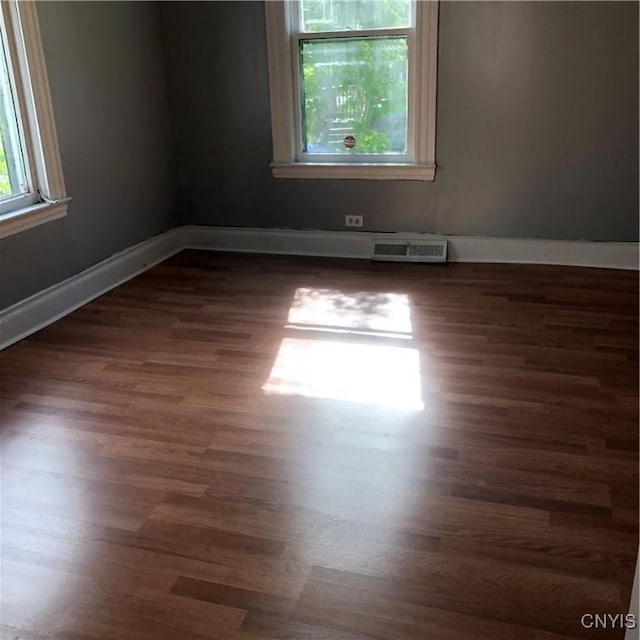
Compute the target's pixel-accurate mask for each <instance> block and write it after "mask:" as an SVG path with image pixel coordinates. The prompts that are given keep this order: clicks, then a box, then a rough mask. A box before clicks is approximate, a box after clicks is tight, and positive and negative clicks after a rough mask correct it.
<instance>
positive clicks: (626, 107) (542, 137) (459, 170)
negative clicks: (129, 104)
mask: <svg viewBox="0 0 640 640" xmlns="http://www.w3.org/2000/svg"><path fill="white" fill-rule="evenodd" d="M161 15H162V18H163V26H164V31H165V38H166V48H165V55H166V59H167V65H168V71H169V87H170V99H171V105H172V111H173V115H174V127H175V129H174V132H175V134H176V137H175V142H176V155H177V159H178V164H179V167H180V215H181V220H182V221H183V222H189V223H197V224H209V225H237V226H256V227H294V228H315V229H342V228H343V222H344V217H343V216H344V215H345V214H347V213H356V214H365V225H366V228H368V229H371V230H384V231H398V230H400V231H428V232H441V233H449V234H470V235H488V236H509V237H535V238H559V239H590V240H628V241H635V240H637V236H638V177H637V176H638V5H637V4H636V3H632V2H530V3H529V2H507V3H502V2H501V3H493V2H492V3H488V2H442V3H441V6H440V51H439V76H438V118H437V153H436V159H437V162H438V166H439V168H438V174H437V177H436V181H435V183H432V184H430V183H411V182H361V181H326V180H289V181H284V180H274V179H273V178H272V177H271V174H270V170H269V168H268V162H269V160H270V156H271V130H270V123H269V101H268V79H267V63H266V59H265V34H264V10H263V5H262V3H260V2H210V3H189V2H180V3H163V4H162V6H161Z"/></svg>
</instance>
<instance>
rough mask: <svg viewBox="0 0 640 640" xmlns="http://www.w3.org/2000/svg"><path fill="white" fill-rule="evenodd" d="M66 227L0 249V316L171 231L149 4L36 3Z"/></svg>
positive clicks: (36, 232) (155, 31)
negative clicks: (63, 189) (0, 311)
mask: <svg viewBox="0 0 640 640" xmlns="http://www.w3.org/2000/svg"><path fill="white" fill-rule="evenodd" d="M38 14H39V18H40V28H41V31H42V38H43V44H44V50H45V56H46V61H47V68H48V73H49V82H50V85H51V92H52V98H53V107H54V112H55V117H56V123H57V129H58V138H59V141H60V151H61V155H62V163H63V167H64V172H65V178H66V183H67V190H68V192H69V194H70V195H71V196H73V201H72V202H71V205H70V209H69V214H68V216H67V217H66V218H64V219H62V220H59V221H54V222H51V223H48V224H45V225H42V226H40V227H37V228H35V229H32V230H29V231H26V232H23V233H19V234H17V235H14V236H10V237H9V238H5V239H3V240H0V283H1V284H0V309H2V308H4V307H6V306H8V305H9V304H11V303H13V302H16V301H18V300H20V299H22V298H24V297H26V296H29V295H31V294H33V293H35V292H37V291H39V290H41V289H43V288H45V287H47V286H50V285H51V284H54V283H56V282H59V281H60V280H63V279H65V278H67V277H69V276H71V275H74V274H76V273H78V272H80V271H82V270H83V269H86V268H87V267H89V266H91V265H92V264H94V263H96V262H99V261H100V260H102V259H104V258H106V257H107V256H109V255H111V254H113V253H115V252H117V251H120V250H122V249H125V248H126V247H129V246H131V245H133V244H136V243H137V242H140V241H142V240H144V239H146V238H149V237H151V236H153V235H155V234H157V233H160V232H162V231H164V230H166V229H168V228H171V227H173V226H175V222H176V221H175V219H174V197H173V194H174V188H175V179H174V174H173V170H174V168H173V167H174V162H173V158H172V154H171V150H170V130H171V126H170V124H169V115H168V114H169V110H168V101H167V94H166V83H165V76H164V64H163V53H162V38H161V32H160V21H159V13H158V6H157V4H156V3H144V2H142V3H137V2H106V3H103V2H61V3H58V2H42V3H39V5H38Z"/></svg>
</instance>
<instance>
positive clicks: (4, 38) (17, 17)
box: [0, 0, 69, 238]
mask: <svg viewBox="0 0 640 640" xmlns="http://www.w3.org/2000/svg"><path fill="white" fill-rule="evenodd" d="M1 5H2V8H1V13H0V40H1V43H0V44H1V46H0V238H2V237H5V236H8V235H11V234H14V233H17V232H19V231H23V230H25V229H29V228H30V227H33V226H36V225H38V224H43V223H45V222H49V221H50V220H55V219H56V218H60V217H62V216H64V215H65V214H66V211H67V205H68V202H69V198H68V197H67V195H66V191H65V186H64V178H63V174H62V163H61V160H60V152H59V150H58V139H57V136H56V130H55V123H54V119H53V110H52V106H51V97H50V94H49V84H48V80H47V74H46V68H45V64H44V56H43V51H42V43H41V41H40V28H39V25H38V16H37V12H36V3H35V2H20V1H14V0H11V1H5V2H2V3H1Z"/></svg>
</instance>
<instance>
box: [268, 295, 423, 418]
mask: <svg viewBox="0 0 640 640" xmlns="http://www.w3.org/2000/svg"><path fill="white" fill-rule="evenodd" d="M285 330H286V337H285V338H283V340H282V342H281V345H280V349H279V351H278V355H277V357H276V360H275V363H274V365H273V368H272V370H271V374H270V376H269V378H268V380H267V382H266V383H265V384H264V386H263V387H262V389H263V391H264V392H265V393H268V394H283V395H300V396H305V397H310V398H324V399H335V400H344V401H350V402H359V403H366V404H372V405H380V406H387V407H395V408H401V409H406V410H420V409H423V408H424V404H423V402H422V397H421V385H420V352H419V351H418V349H414V348H411V347H410V346H409V344H410V343H411V340H412V333H411V332H412V326H411V308H410V304H409V297H408V296H407V295H405V294H397V293H377V292H357V293H345V292H341V291H337V290H331V289H307V288H301V289H297V290H296V293H295V296H294V300H293V304H292V305H291V308H290V310H289V314H288V318H287V325H286V326H285ZM336 334H340V335H339V338H340V339H337V337H338V336H336ZM407 343H409V344H407Z"/></svg>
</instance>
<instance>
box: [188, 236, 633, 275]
mask: <svg viewBox="0 0 640 640" xmlns="http://www.w3.org/2000/svg"><path fill="white" fill-rule="evenodd" d="M182 229H183V231H184V234H185V235H184V239H185V245H186V247H190V248H194V249H212V250H218V251H244V252H251V253H276V254H290V255H305V256H326V257H333V258H338V257H339V258H363V259H368V258H369V257H370V256H371V250H372V247H373V243H374V242H375V241H378V242H380V241H385V240H401V241H408V242H416V241H418V240H426V239H434V240H448V245H449V246H448V255H447V259H448V261H449V262H497V263H530V264H552V265H565V266H574V267H598V268H602V269H638V261H639V257H640V251H639V246H640V245H639V244H638V243H637V242H588V241H573V240H528V239H519V238H484V237H480V236H442V235H433V234H421V233H373V232H365V231H359V232H352V231H313V230H304V229H303V230H295V229H252V228H244V227H202V226H184V227H182Z"/></svg>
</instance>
